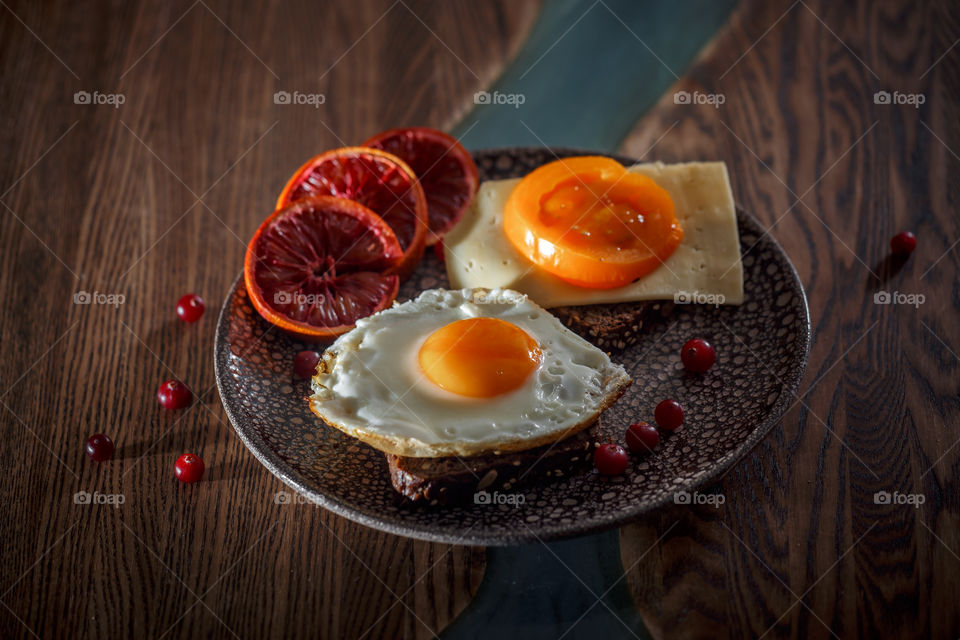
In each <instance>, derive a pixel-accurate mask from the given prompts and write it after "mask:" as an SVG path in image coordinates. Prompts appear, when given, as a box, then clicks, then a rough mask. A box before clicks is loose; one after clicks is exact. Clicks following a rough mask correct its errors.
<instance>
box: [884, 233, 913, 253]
mask: <svg viewBox="0 0 960 640" xmlns="http://www.w3.org/2000/svg"><path fill="white" fill-rule="evenodd" d="M916 248H917V236H915V235H913V234H912V233H910V232H909V231H901V232H900V233H898V234H897V235H895V236H893V237H892V238H890V251H892V252H893V253H894V254H895V255H898V256H900V257H902V258H906V257H907V256H909V255H910V254H911V253H913V250H914V249H916Z"/></svg>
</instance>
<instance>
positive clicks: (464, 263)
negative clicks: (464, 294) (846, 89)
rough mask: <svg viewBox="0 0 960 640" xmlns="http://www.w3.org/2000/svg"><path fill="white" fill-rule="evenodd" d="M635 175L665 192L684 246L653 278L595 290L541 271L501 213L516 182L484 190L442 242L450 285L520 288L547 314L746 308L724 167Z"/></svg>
mask: <svg viewBox="0 0 960 640" xmlns="http://www.w3.org/2000/svg"><path fill="white" fill-rule="evenodd" d="M629 171H634V172H636V173H642V174H644V175H647V176H649V177H651V178H653V180H654V181H656V183H657V184H659V185H660V186H661V187H663V188H664V189H666V190H667V192H668V193H669V194H670V197H671V198H673V203H674V210H675V211H674V213H675V215H676V216H677V220H679V221H680V225H681V226H682V227H683V241H682V242H681V243H680V246H678V247H677V248H676V250H674V252H673V253H672V254H671V255H670V257H669V258H667V259H666V260H665V261H664V263H663V264H662V265H660V266H659V267H658V268H657V269H656V270H655V271H653V272H652V273H650V274H647V275H646V276H644V277H642V278H640V279H639V280H637V281H636V282H632V283H630V284H628V285H626V286H623V287H617V288H615V289H589V288H586V287H578V286H576V285H573V284H570V283H568V282H566V281H564V280H561V279H560V278H558V277H556V276H554V275H552V274H550V273H547V272H545V271H543V270H541V269H539V268H538V267H537V266H536V265H534V264H533V263H532V262H530V261H529V260H527V259H526V258H525V257H524V256H522V255H521V254H520V253H518V252H517V250H516V249H514V247H513V245H512V244H510V241H509V240H507V237H506V235H505V234H504V233H503V208H504V205H505V204H506V202H507V199H508V198H509V197H510V193H511V191H513V188H514V187H515V186H516V185H517V183H518V182H520V179H519V178H517V179H512V180H491V181H487V182H484V183H483V184H481V185H480V190H479V191H478V193H477V197H476V198H474V201H473V203H472V204H471V205H470V208H469V209H467V211H466V212H465V213H464V216H463V219H462V220H461V221H460V222H459V223H457V226H456V227H454V228H453V229H452V230H451V231H450V232H449V233H448V234H447V235H446V236H445V237H444V240H443V246H444V253H445V256H446V263H447V275H448V276H449V278H450V286H451V287H452V288H454V289H461V288H467V287H487V288H497V287H501V288H507V289H515V290H517V291H520V292H522V293H525V294H527V295H528V296H530V298H532V299H533V300H534V301H535V302H537V303H538V304H539V305H541V306H543V307H547V308H549V307H560V306H565V305H582V304H600V303H608V302H634V301H639V300H665V299H669V300H673V299H675V298H677V297H678V296H679V297H680V298H681V299H680V300H678V301H681V302H699V301H708V302H713V303H721V304H740V303H741V302H742V301H743V266H742V265H741V263H740V237H739V234H738V232H737V215H736V211H735V210H734V204H733V192H732V191H731V189H730V179H729V176H728V175H727V167H726V165H725V164H724V163H722V162H688V163H683V164H671V165H666V164H663V163H655V164H638V165H635V166H633V167H630V168H629ZM684 294H687V299H686V300H683V299H682V297H683V295H684Z"/></svg>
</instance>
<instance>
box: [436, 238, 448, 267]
mask: <svg viewBox="0 0 960 640" xmlns="http://www.w3.org/2000/svg"><path fill="white" fill-rule="evenodd" d="M433 255H435V256H436V257H437V260H439V261H440V264H446V263H447V254H445V253H444V252H443V240H439V241H437V243H436V244H434V245H433Z"/></svg>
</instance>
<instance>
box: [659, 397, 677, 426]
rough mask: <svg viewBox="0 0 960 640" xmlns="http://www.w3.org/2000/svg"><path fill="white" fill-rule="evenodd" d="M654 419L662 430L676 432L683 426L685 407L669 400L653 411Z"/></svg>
mask: <svg viewBox="0 0 960 640" xmlns="http://www.w3.org/2000/svg"><path fill="white" fill-rule="evenodd" d="M653 418H654V420H656V421H657V424H658V425H660V428H661V429H666V430H667V431H674V430H676V429H679V428H680V425H682V424H683V407H681V406H680V403H679V402H677V401H676V400H673V399H671V398H668V399H666V400H664V401H663V402H661V403H660V404H658V405H657V408H656V409H654V411H653Z"/></svg>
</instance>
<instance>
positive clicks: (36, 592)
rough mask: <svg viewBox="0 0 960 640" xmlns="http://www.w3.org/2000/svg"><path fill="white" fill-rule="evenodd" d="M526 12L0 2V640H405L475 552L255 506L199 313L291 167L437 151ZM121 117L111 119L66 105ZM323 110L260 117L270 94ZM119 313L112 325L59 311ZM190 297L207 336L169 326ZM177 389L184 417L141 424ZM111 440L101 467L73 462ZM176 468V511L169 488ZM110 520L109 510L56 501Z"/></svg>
mask: <svg viewBox="0 0 960 640" xmlns="http://www.w3.org/2000/svg"><path fill="white" fill-rule="evenodd" d="M537 10H538V3H536V2H522V3H516V2H485V3H473V2H466V1H457V2H444V3H429V2H415V1H412V0H409V1H404V2H394V3H391V2H375V1H370V0H353V1H350V2H335V3H333V2H329V3H328V2H324V3H315V2H299V1H297V2H273V3H268V4H266V5H263V6H261V5H260V4H255V3H244V4H240V3H228V2H220V1H209V2H208V1H206V0H203V1H198V2H194V3H193V4H191V3H189V2H174V3H166V2H143V3H121V2H105V1H100V0H97V1H92V2H83V3H68V2H57V3H50V4H47V5H46V6H44V5H39V4H35V3H26V2H10V3H6V4H4V5H3V6H2V7H0V61H2V62H0V68H2V74H0V122H2V126H0V157H2V161H0V192H2V195H0V202H2V208H0V296H2V299H3V300H4V305H3V309H2V311H0V334H2V336H3V339H2V340H0V361H2V362H3V367H2V368H0V394H2V396H0V400H2V402H3V405H4V407H0V425H2V433H3V436H4V437H3V438H2V444H0V451H2V454H3V455H4V456H5V459H6V460H8V461H12V464H11V465H10V467H9V472H8V473H6V474H4V476H3V478H2V480H0V495H2V501H3V505H4V508H3V509H2V510H0V530H2V531H3V532H4V550H3V554H2V557H3V562H2V563H0V604H2V605H3V606H2V607H0V637H5V638H6V637H19V636H31V635H36V636H39V637H44V638H46V637H51V638H53V637H160V636H161V635H163V637H233V636H241V637H360V636H364V637H370V638H379V637H410V638H413V637H417V638H420V637H432V636H433V634H434V632H437V631H439V630H440V629H442V628H443V627H444V626H445V625H446V624H447V623H448V622H449V621H450V620H452V618H453V617H454V616H455V615H456V614H457V613H458V612H459V611H460V610H461V609H462V608H463V607H464V606H465V605H466V604H467V603H468V602H469V600H470V598H471V597H472V594H473V593H474V592H475V590H476V588H477V586H478V584H479V581H480V579H481V577H482V573H483V567H484V553H483V550H482V549H475V548H468V547H450V546H443V545H435V544H426V543H419V542H412V541H409V540H405V539H400V538H396V537H393V536H389V535H386V534H380V533H378V532H375V531H373V530H370V529H366V528H364V527H361V526H359V525H355V524H352V523H351V522H349V521H346V520H344V519H341V518H338V517H336V516H333V515H332V514H330V513H328V512H326V511H324V510H322V509H319V508H314V507H312V506H307V505H293V504H277V503H276V502H275V500H274V496H275V494H276V492H277V491H280V490H282V488H283V485H282V484H281V483H280V481H279V480H277V479H276V478H274V477H273V476H272V475H270V474H269V473H267V472H266V471H265V470H264V469H263V468H262V467H261V466H260V465H259V463H257V462H256V460H255V459H254V458H253V457H252V456H251V455H250V454H249V453H248V452H247V450H246V449H245V448H244V446H243V444H242V443H241V441H240V440H239V439H238V438H237V437H236V435H235V434H234V433H233V430H232V428H231V427H230V425H229V424H228V423H227V421H226V418H225V416H224V413H223V411H222V408H221V406H220V403H219V398H218V396H217V393H216V390H215V388H214V378H213V365H212V349H213V333H214V326H215V323H216V312H217V310H218V309H219V306H220V303H221V300H222V298H223V296H224V295H225V293H226V291H227V290H228V288H229V285H230V283H231V282H232V281H233V279H234V278H235V277H236V275H237V273H238V271H239V270H240V267H241V264H242V256H243V251H244V249H245V243H246V240H247V238H248V237H249V236H250V235H251V234H252V232H253V230H254V229H255V228H256V225H257V224H259V222H260V221H261V220H262V219H263V218H264V216H265V215H266V214H267V213H269V211H270V209H271V206H272V203H273V200H274V198H275V197H276V193H277V192H278V191H279V189H280V188H281V186H282V185H283V183H284V182H285V180H286V178H287V176H288V175H289V174H290V173H291V172H292V171H293V170H294V169H295V168H296V167H297V166H299V165H300V164H301V163H302V162H303V161H304V160H305V159H306V158H308V157H309V156H311V155H313V154H315V153H317V152H319V151H320V150H323V149H326V148H329V147H334V146H339V145H340V144H341V143H358V142H360V141H362V140H363V139H364V138H366V137H367V136H369V135H371V134H372V133H375V132H376V131H379V130H382V129H384V128H387V127H392V126H402V125H408V124H424V125H428V126H435V127H447V126H449V125H450V124H451V123H452V122H454V121H456V120H457V118H458V117H459V116H460V114H461V113H463V112H464V110H465V109H467V108H469V106H471V105H472V97H473V92H474V91H476V90H478V89H480V88H482V87H484V86H486V85H487V84H488V83H489V82H491V80H492V79H493V78H494V77H495V76H496V75H497V74H498V73H499V70H500V68H501V67H502V66H503V65H504V64H505V63H506V62H507V61H508V60H509V59H510V57H511V55H512V54H513V53H514V52H515V51H516V49H517V48H518V46H519V44H520V43H521V42H522V40H523V38H524V37H525V34H526V32H527V31H528V29H529V28H530V25H531V23H532V21H533V20H534V18H535V16H536V14H537ZM77 91H87V92H90V93H93V92H95V91H96V92H99V93H101V94H114V93H122V94H123V96H124V98H125V102H124V103H123V104H122V106H120V107H119V108H113V107H111V106H108V105H90V104H88V105H83V104H75V103H74V93H75V92H77ZM276 91H288V92H291V93H292V92H294V91H299V92H301V93H309V94H315V93H320V94H323V95H324V97H325V102H324V104H322V105H321V106H320V107H319V108H313V107H312V106H310V105H283V104H275V102H274V92H276ZM78 291H87V292H90V293H93V292H98V293H101V294H121V295H123V296H125V300H124V303H123V304H122V305H120V306H118V307H116V308H115V307H113V306H106V305H101V304H90V305H77V304H74V300H73V296H74V293H75V292H78ZM188 291H196V292H197V293H200V294H201V295H202V296H204V297H205V298H206V301H207V313H206V315H205V316H204V317H203V318H202V320H201V321H200V322H199V323H197V324H196V325H193V326H187V325H184V324H182V323H180V322H179V321H178V320H177V319H176V316H175V313H174V305H175V303H176V300H177V298H178V297H179V296H180V295H181V294H183V293H186V292H188ZM174 376H175V377H178V378H181V379H183V380H185V381H186V382H187V383H188V384H189V385H190V386H191V387H192V388H193V389H194V391H195V392H196V393H197V394H198V396H199V397H200V402H199V403H198V404H196V405H195V406H193V407H192V408H191V409H189V410H185V411H182V412H177V413H168V412H165V411H163V410H162V409H160V407H159V406H158V405H157V403H156V401H155V399H154V392H155V390H156V388H157V386H158V385H159V383H160V382H161V381H163V380H164V379H167V378H170V377H174ZM98 431H104V432H107V433H109V434H111V435H112V436H113V437H114V438H115V440H116V442H117V444H118V452H117V455H116V456H115V459H114V460H113V461H112V462H110V463H108V464H101V465H96V464H92V463H91V462H90V461H89V460H87V459H86V458H85V457H84V455H83V450H82V447H83V442H84V440H85V439H86V437H87V436H88V435H90V434H92V433H95V432H98ZM185 451H194V452H196V453H199V454H200V455H201V456H202V457H203V458H204V459H205V460H206V462H207V475H206V477H205V479H204V481H203V482H201V483H199V484H197V485H194V486H185V485H180V484H179V483H178V482H177V481H176V480H175V479H174V477H173V462H174V460H175V459H176V457H177V456H178V455H179V454H181V453H183V452H185ZM78 491H88V492H95V491H97V492H101V493H104V494H121V495H122V496H123V498H124V503H123V504H122V505H120V506H117V507H112V506H96V505H75V504H74V500H73V496H74V493H75V492H78Z"/></svg>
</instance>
